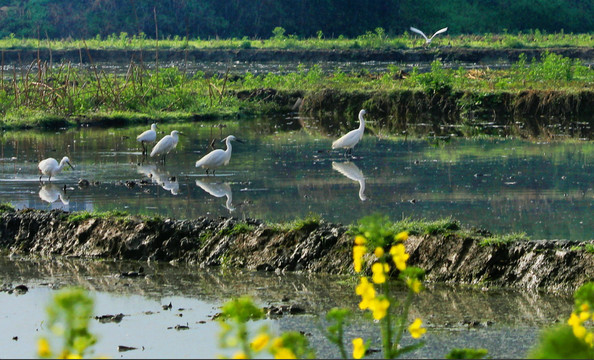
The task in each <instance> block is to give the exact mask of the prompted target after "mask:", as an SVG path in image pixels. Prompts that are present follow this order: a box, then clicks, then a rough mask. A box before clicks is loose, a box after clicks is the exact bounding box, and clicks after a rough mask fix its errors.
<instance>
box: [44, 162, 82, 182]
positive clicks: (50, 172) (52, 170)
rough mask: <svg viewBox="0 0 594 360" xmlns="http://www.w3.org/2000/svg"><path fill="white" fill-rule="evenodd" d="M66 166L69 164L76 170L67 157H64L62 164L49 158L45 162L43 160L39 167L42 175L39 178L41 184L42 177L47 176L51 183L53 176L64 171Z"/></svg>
mask: <svg viewBox="0 0 594 360" xmlns="http://www.w3.org/2000/svg"><path fill="white" fill-rule="evenodd" d="M66 164H68V166H70V167H71V168H72V169H74V166H72V164H71V163H70V159H68V157H67V156H64V157H63V158H62V160H61V161H60V164H58V161H57V160H56V159H54V158H47V159H45V160H41V161H40V162H39V164H38V165H37V168H38V169H39V171H40V172H41V175H40V176H39V182H41V177H42V176H43V175H47V176H48V178H47V181H48V182H51V180H52V176H54V175H56V174H59V173H60V171H62V169H63V168H64V165H66Z"/></svg>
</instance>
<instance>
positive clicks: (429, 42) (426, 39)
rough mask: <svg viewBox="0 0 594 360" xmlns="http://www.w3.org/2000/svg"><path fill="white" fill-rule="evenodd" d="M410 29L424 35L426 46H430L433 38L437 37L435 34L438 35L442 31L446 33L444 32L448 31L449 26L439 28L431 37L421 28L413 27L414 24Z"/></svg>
mask: <svg viewBox="0 0 594 360" xmlns="http://www.w3.org/2000/svg"><path fill="white" fill-rule="evenodd" d="M410 30H411V31H414V32H416V33H417V34H420V35H421V36H422V37H424V38H425V46H428V45H429V44H431V40H433V38H434V37H435V35H437V34H441V33H444V32H446V31H448V28H447V27H445V28H443V29H440V30H437V31H436V32H435V34H433V35H431V37H430V38H428V37H427V35H425V34H424V33H423V32H422V31H421V30H419V29H417V28H414V27H412V26H411V27H410Z"/></svg>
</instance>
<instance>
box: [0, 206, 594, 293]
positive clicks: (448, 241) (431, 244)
mask: <svg viewBox="0 0 594 360" xmlns="http://www.w3.org/2000/svg"><path fill="white" fill-rule="evenodd" d="M70 215H71V214H68V213H65V212H62V211H58V210H53V211H50V212H45V211H38V210H22V211H18V212H5V213H4V214H2V216H1V218H0V249H2V250H3V252H4V251H5V252H8V253H9V254H18V255H32V256H42V257H52V256H67V257H84V258H104V259H115V260H124V259H129V260H141V261H149V262H153V261H167V262H178V263H179V262H184V263H194V264H198V265H200V266H201V267H211V266H226V267H231V268H245V269H253V270H263V271H275V272H277V273H282V272H284V271H302V272H311V273H330V274H351V273H352V272H353V270H352V260H351V257H352V252H351V247H352V236H351V235H349V234H348V233H347V231H348V227H346V226H343V225H340V224H331V223H327V222H324V221H320V222H306V223H304V224H302V225H301V226H299V227H295V228H292V229H282V228H280V227H278V226H273V225H268V224H265V223H263V222H261V221H258V220H246V221H239V220H237V219H234V218H221V219H217V220H214V219H208V218H204V217H203V218H199V219H195V220H172V219H166V220H160V219H153V220H146V219H144V220H141V219H139V218H135V217H110V218H99V217H96V218H86V219H79V220H76V219H75V218H74V217H72V216H70ZM69 216H70V217H69ZM480 240H481V237H480V235H477V236H476V237H473V238H470V237H462V236H460V235H452V234H449V235H448V234H438V235H431V236H429V235H422V236H411V237H410V238H409V240H408V241H407V243H406V246H407V249H408V251H409V253H410V255H411V257H410V260H409V263H410V264H411V265H415V266H419V267H421V268H423V269H425V270H426V271H427V280H428V281H430V282H445V283H458V284H470V285H478V286H481V287H494V286H495V287H500V286H501V287H515V288H522V289H530V290H548V291H561V292H565V291H573V290H575V289H577V288H578V287H579V286H580V285H581V284H583V283H584V282H587V281H589V280H592V279H593V278H594V254H592V253H588V252H587V251H585V250H583V246H582V247H581V248H578V247H577V245H579V244H580V243H577V242H572V241H525V242H517V243H512V244H507V245H500V246H481V244H480ZM590 243H594V241H590ZM581 245H583V243H581ZM367 260H368V263H369V264H371V263H372V262H373V258H372V257H370V258H368V259H367Z"/></svg>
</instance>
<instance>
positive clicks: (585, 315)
mask: <svg viewBox="0 0 594 360" xmlns="http://www.w3.org/2000/svg"><path fill="white" fill-rule="evenodd" d="M589 318H590V312H589V311H582V312H581V313H580V320H581V321H586V320H588V319H589Z"/></svg>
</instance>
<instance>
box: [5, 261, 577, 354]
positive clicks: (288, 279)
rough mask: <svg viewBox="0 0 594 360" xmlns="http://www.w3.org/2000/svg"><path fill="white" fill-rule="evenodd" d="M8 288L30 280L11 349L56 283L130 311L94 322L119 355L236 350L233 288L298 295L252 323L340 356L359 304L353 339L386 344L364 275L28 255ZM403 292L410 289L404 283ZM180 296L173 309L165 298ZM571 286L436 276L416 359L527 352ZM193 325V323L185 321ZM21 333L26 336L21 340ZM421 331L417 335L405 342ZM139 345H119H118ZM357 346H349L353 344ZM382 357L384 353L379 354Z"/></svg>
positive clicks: (266, 298)
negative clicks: (231, 342) (332, 330)
mask: <svg viewBox="0 0 594 360" xmlns="http://www.w3.org/2000/svg"><path fill="white" fill-rule="evenodd" d="M140 266H143V267H144V271H145V273H146V274H147V275H146V277H142V278H122V277H120V276H119V274H120V273H122V272H127V271H130V270H136V269H138V268H139V267H140ZM0 275H1V277H2V281H1V284H0V285H2V288H4V289H8V288H13V287H14V286H16V285H19V284H24V285H26V286H28V287H29V291H28V292H27V293H25V294H22V295H17V294H16V293H9V292H7V291H0V304H2V306H1V307H0V333H1V334H3V336H2V337H0V349H1V353H2V357H6V358H28V357H33V356H35V349H36V340H37V339H38V338H39V336H42V335H48V332H47V329H46V328H45V327H44V320H45V319H46V318H47V316H46V313H45V307H46V305H47V304H48V303H49V301H50V298H51V295H52V294H53V293H54V292H55V291H56V290H55V289H58V288H61V287H63V286H67V285H79V286H82V287H84V288H86V289H88V290H90V291H91V295H92V297H93V298H94V300H95V311H94V314H95V316H102V315H107V314H110V315H116V314H119V313H122V314H124V315H125V316H124V317H123V318H122V320H121V321H120V322H119V323H101V322H99V321H98V320H96V319H92V320H91V321H90V324H91V325H90V326H91V331H92V333H93V334H95V335H97V336H98V337H99V340H98V343H97V344H96V345H95V346H94V347H93V350H94V352H93V354H94V355H96V356H100V355H104V356H109V357H112V358H164V357H168V358H213V357H217V356H218V355H222V354H223V355H227V356H229V355H231V354H232V352H231V351H224V350H222V349H221V348H220V347H219V346H218V345H217V344H218V342H217V341H218V332H219V330H220V327H219V325H218V323H217V322H216V321H213V320H212V316H213V315H215V314H216V313H218V312H219V311H220V306H221V305H222V303H224V302H225V301H227V300H229V299H230V298H232V297H236V296H240V295H245V294H247V295H250V296H251V297H252V298H253V299H254V300H255V301H256V302H257V303H258V304H259V305H260V306H270V305H290V304H296V305H299V306H301V307H302V308H304V309H305V314H303V315H288V316H283V317H281V318H275V319H267V320H264V321H259V322H256V323H251V325H250V329H251V331H254V332H255V331H256V329H258V328H259V327H260V326H261V325H264V324H266V325H268V326H269V328H270V329H271V331H272V332H273V333H276V334H278V333H279V332H280V331H288V330H295V331H303V332H304V333H305V334H306V336H307V338H308V340H309V341H310V343H311V344H312V345H313V346H314V347H315V349H316V352H317V355H318V357H321V358H336V357H339V354H338V352H337V349H336V348H335V347H333V345H331V344H330V343H329V342H328V341H327V340H326V339H325V338H324V337H323V336H322V334H321V332H320V326H326V325H327V324H325V323H324V320H320V319H323V317H324V315H325V313H326V312H327V311H328V310H329V309H331V308H332V307H337V306H338V307H346V308H349V309H352V311H353V316H354V317H353V319H352V322H351V323H350V324H349V326H348V327H347V329H346V332H345V339H346V341H348V342H349V344H350V341H351V339H353V338H355V337H359V336H362V337H363V338H365V339H371V340H372V342H373V345H372V348H374V349H379V338H378V336H379V331H378V328H377V326H376V325H375V324H373V323H372V322H370V321H369V320H366V319H365V318H364V317H363V316H362V312H361V311H359V310H358V309H357V304H358V301H359V300H358V297H357V296H356V295H355V293H354V287H355V284H354V283H353V281H352V280H349V278H346V277H337V276H328V275H305V274H296V273H287V274H282V275H276V274H274V273H267V272H251V271H241V270H224V269H220V268H219V269H200V268H198V267H196V266H173V265H170V264H160V263H159V264H157V263H137V262H121V261H120V262H110V261H92V260H86V261H85V260H76V259H60V258H58V259H53V260H26V259H19V258H13V259H9V258H7V257H0ZM393 291H394V294H395V296H402V292H401V291H400V290H399V289H397V288H395V289H394V290H393ZM169 303H171V304H172V308H171V310H164V309H163V308H162V305H167V304H169ZM571 305H572V299H571V296H568V295H563V294H561V295H559V294H556V295H554V296H553V295H546V294H538V293H526V292H521V291H513V290H506V291H504V290H489V291H481V290H479V289H473V288H456V287H446V286H435V285H431V284H428V288H427V290H426V291H424V292H422V293H421V294H420V295H419V296H418V297H417V298H416V299H415V300H414V302H413V304H412V306H411V311H410V320H411V321H412V319H414V318H416V317H420V318H422V319H423V322H424V326H425V327H427V329H428V332H427V334H426V335H425V336H424V338H425V340H426V341H427V344H426V345H425V346H424V347H423V348H421V349H419V350H417V351H415V352H413V353H409V354H408V356H407V357H410V358H439V357H442V358H443V357H444V356H445V354H447V353H448V352H449V351H450V350H451V349H452V348H455V347H458V348H462V347H474V348H485V349H487V350H488V351H489V355H490V356H491V357H493V358H524V357H525V355H526V352H527V351H528V350H529V349H530V348H531V347H532V346H533V345H534V343H535V342H536V340H537V338H538V334H539V332H540V331H541V329H543V328H546V327H548V326H551V325H554V324H555V323H556V322H557V321H564V319H565V318H567V316H568V315H569V313H570V312H571ZM176 325H187V326H188V327H189V329H187V330H175V329H174V327H175V326H176ZM13 337H17V340H14V339H13ZM411 342H412V339H411V338H410V337H409V336H408V335H407V336H405V337H404V340H403V344H409V343H411ZM120 345H123V346H130V347H136V348H137V349H136V350H132V351H126V352H119V351H118V346H120ZM349 347H350V345H348V346H347V348H349ZM370 357H372V358H379V357H381V354H379V353H374V354H371V356H370Z"/></svg>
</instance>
